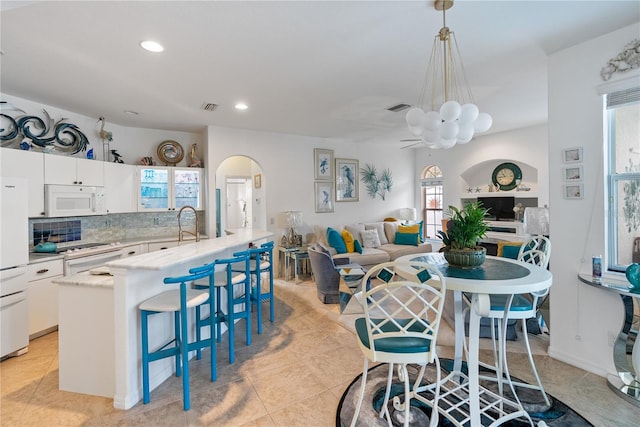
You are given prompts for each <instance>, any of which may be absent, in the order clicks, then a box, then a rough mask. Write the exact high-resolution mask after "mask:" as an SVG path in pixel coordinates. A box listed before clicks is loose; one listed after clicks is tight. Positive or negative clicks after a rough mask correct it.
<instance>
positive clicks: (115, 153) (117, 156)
mask: <svg viewBox="0 0 640 427" xmlns="http://www.w3.org/2000/svg"><path fill="white" fill-rule="evenodd" d="M111 155H112V156H113V163H124V161H123V160H122V155H121V154H120V153H118V150H111Z"/></svg>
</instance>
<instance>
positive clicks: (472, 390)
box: [462, 294, 488, 426]
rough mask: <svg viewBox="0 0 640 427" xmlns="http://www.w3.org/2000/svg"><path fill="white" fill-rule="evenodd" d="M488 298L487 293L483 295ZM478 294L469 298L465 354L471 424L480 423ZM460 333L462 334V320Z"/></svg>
mask: <svg viewBox="0 0 640 427" xmlns="http://www.w3.org/2000/svg"><path fill="white" fill-rule="evenodd" d="M484 296H486V297H487V298H488V295H484ZM478 309H479V303H478V294H473V296H472V298H471V309H470V310H469V312H470V315H469V354H468V356H467V369H468V372H469V416H470V420H471V425H472V426H476V425H477V426H479V425H480V396H479V391H480V381H479V378H478V376H479V375H480V373H479V368H478V353H479V350H480V338H479V337H480V315H479V314H478ZM462 331H463V332H462V333H463V335H464V320H463V328H462Z"/></svg>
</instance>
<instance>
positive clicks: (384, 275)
mask: <svg viewBox="0 0 640 427" xmlns="http://www.w3.org/2000/svg"><path fill="white" fill-rule="evenodd" d="M399 266H402V267H403V268H405V269H407V270H408V269H411V272H412V275H413V280H411V279H407V278H404V277H402V276H401V275H398V274H396V271H394V269H395V268H396V267H399ZM362 283H363V287H364V288H366V289H363V291H362V292H363V298H362V304H363V309H364V316H363V317H361V318H359V319H357V320H356V323H355V326H356V335H357V338H358V344H359V346H360V350H362V353H363V354H364V368H363V370H362V378H361V382H362V384H361V388H360V396H359V399H358V402H357V406H356V410H355V411H354V414H353V419H352V422H351V427H354V426H355V425H356V422H357V421H358V416H359V414H360V410H361V407H362V401H363V397H364V394H365V390H366V384H367V372H368V370H369V361H372V362H380V363H387V364H388V365H389V373H388V378H387V385H386V390H385V397H384V401H383V403H382V408H381V409H380V412H379V417H380V418H382V417H386V419H387V422H388V424H389V425H391V424H392V421H391V414H390V413H389V405H388V402H389V398H390V393H391V388H392V387H391V386H392V379H393V372H394V365H397V367H398V377H399V379H400V381H401V382H402V383H403V385H404V392H403V393H400V394H397V395H396V396H393V398H392V403H393V408H394V410H395V411H397V412H399V415H400V417H399V418H400V419H403V423H404V426H405V427H407V426H408V425H409V423H410V419H411V415H410V408H411V400H412V399H415V400H418V401H420V402H421V403H422V404H426V405H428V406H429V407H431V408H432V409H431V414H430V426H431V427H434V426H436V425H438V409H437V408H438V399H439V396H440V385H441V382H442V379H441V371H440V361H439V359H438V356H437V354H436V340H437V337H438V330H439V328H440V322H441V317H442V310H443V309H444V299H445V294H446V286H445V279H444V277H443V276H442V273H440V271H439V270H438V269H437V268H436V267H434V266H432V265H429V264H426V263H422V262H408V263H407V262H404V263H394V262H389V263H383V264H378V265H376V266H375V267H372V268H371V269H370V270H369V271H368V272H367V274H366V275H365V277H364V278H363V281H362ZM408 364H416V365H419V366H420V371H419V373H418V375H417V378H416V379H415V380H414V381H413V384H411V382H410V379H409V372H408V370H407V365H408ZM428 364H434V365H435V376H436V378H435V381H433V382H431V383H429V384H423V383H422V382H423V379H424V376H425V375H424V374H425V370H426V367H427V365H428ZM427 390H428V391H429V392H430V393H422V394H419V393H421V392H423V391H427ZM427 395H428V396H429V397H426V396H427ZM431 396H433V397H432V398H431ZM401 422H402V421H401Z"/></svg>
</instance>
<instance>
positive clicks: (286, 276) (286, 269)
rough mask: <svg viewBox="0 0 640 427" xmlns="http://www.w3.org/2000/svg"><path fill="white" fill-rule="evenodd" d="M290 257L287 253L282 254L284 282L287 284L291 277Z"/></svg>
mask: <svg viewBox="0 0 640 427" xmlns="http://www.w3.org/2000/svg"><path fill="white" fill-rule="evenodd" d="M290 257H291V254H289V253H288V252H287V253H286V254H284V281H285V282H288V281H289V278H290V277H291V272H290V271H289V262H290V261H289V260H290Z"/></svg>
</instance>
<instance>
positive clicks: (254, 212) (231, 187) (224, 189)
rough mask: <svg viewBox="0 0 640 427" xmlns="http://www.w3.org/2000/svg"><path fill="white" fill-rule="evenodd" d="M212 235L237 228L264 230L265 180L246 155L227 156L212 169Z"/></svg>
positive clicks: (265, 214) (265, 215) (265, 216)
mask: <svg viewBox="0 0 640 427" xmlns="http://www.w3.org/2000/svg"><path fill="white" fill-rule="evenodd" d="M215 182H216V189H215V194H216V236H221V235H223V234H225V230H231V229H238V228H259V229H262V230H266V229H267V210H266V203H265V200H264V199H265V194H266V192H265V178H264V174H263V173H262V168H261V167H260V165H259V164H258V163H256V162H255V161H254V160H253V159H251V158H249V157H246V156H231V157H228V158H227V159H225V160H224V161H223V162H222V163H221V164H220V166H218V169H217V170H216V180H215Z"/></svg>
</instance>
